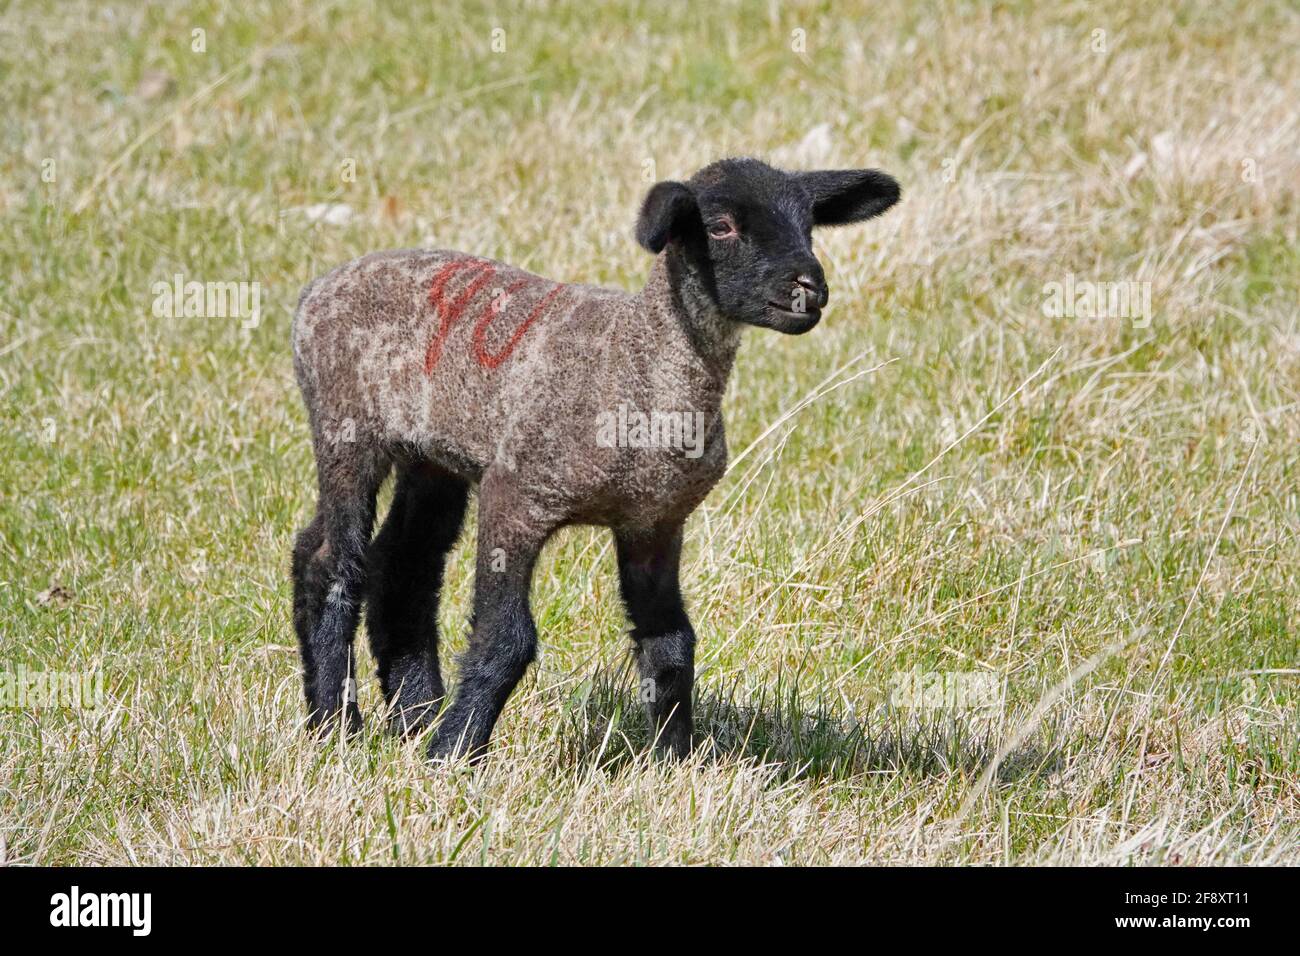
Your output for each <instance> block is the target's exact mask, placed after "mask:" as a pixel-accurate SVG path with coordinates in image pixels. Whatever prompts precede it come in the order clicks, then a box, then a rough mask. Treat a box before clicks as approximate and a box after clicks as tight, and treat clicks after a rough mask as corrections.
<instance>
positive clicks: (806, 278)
mask: <svg viewBox="0 0 1300 956" xmlns="http://www.w3.org/2000/svg"><path fill="white" fill-rule="evenodd" d="M794 281H795V283H796V284H797V285H800V286H802V287H803V288H804V289H806V290H808V292H809V293H811V294H812V297H813V300H814V301H815V302H816V303H817V308H819V309H820V308H823V307H824V306H825V305H826V302H827V301H828V300H829V299H830V297H831V293H830V290H829V289H827V288H826V280H825V279H823V278H822V277H821V276H820V275H814V274H813V273H811V272H801V273H799V275H797V276H795V279H794Z"/></svg>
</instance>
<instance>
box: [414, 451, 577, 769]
mask: <svg viewBox="0 0 1300 956" xmlns="http://www.w3.org/2000/svg"><path fill="white" fill-rule="evenodd" d="M539 513H540V509H536V508H532V507H530V506H529V503H528V501H527V500H526V499H525V497H524V496H523V495H522V494H521V493H520V490H519V489H518V488H517V487H515V485H514V482H513V481H512V480H511V479H510V478H509V477H508V476H502V475H494V474H493V473H492V472H491V471H489V473H488V474H487V475H485V476H484V479H483V481H482V482H481V484H480V486H479V505H478V521H479V527H478V553H477V556H476V565H475V572H474V623H473V629H472V632H471V634H470V638H469V648H468V650H466V652H465V655H464V657H463V658H462V659H461V666H460V684H459V686H458V688H457V690H456V699H455V701H454V702H453V703H452V705H451V707H450V708H449V709H448V710H447V713H446V714H445V715H444V717H443V719H442V722H441V723H440V724H439V725H438V729H437V731H436V732H435V734H434V737H433V740H432V741H430V743H429V756H430V757H431V758H435V759H436V758H441V757H455V756H458V755H468V756H470V757H471V758H477V757H479V756H481V755H482V753H483V751H484V750H485V749H486V747H487V743H488V739H489V738H490V737H491V735H492V728H493V727H494V726H495V725H496V722H497V718H498V717H499V716H500V714H501V709H502V708H503V707H504V706H505V703H506V700H507V699H508V698H509V697H510V694H511V692H512V691H513V690H514V689H515V685H516V684H518V683H519V680H520V678H522V677H523V676H524V672H525V671H526V670H527V669H528V665H529V664H530V663H532V660H533V658H534V656H535V655H536V653H537V627H536V625H535V624H534V623H533V616H532V612H531V610H530V609H529V606H528V587H529V584H530V583H531V581H532V575H533V567H534V565H535V564H536V563H537V556H538V555H539V554H540V553H541V549H542V545H543V544H544V543H545V542H546V539H547V537H548V536H549V535H550V533H551V531H552V530H553V529H554V527H555V526H556V523H557V522H555V521H551V520H545V519H542V518H539V516H538V515H539Z"/></svg>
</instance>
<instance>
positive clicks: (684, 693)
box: [614, 524, 695, 757]
mask: <svg viewBox="0 0 1300 956" xmlns="http://www.w3.org/2000/svg"><path fill="white" fill-rule="evenodd" d="M614 537H615V543H616V545H617V551H618V578H619V584H620V585H621V587H622V591H623V603H624V604H625V605H626V606H627V613H628V617H629V618H631V620H632V640H633V642H634V651H635V654H636V662H637V669H638V671H639V672H640V675H641V684H640V688H639V691H640V696H641V699H642V700H643V701H644V702H645V704H646V712H647V715H648V717H649V720H650V727H651V730H652V732H653V733H654V734H655V746H656V749H657V750H658V751H659V752H660V753H666V754H670V755H673V756H677V757H685V756H686V755H687V754H688V753H690V750H691V730H692V727H691V692H692V688H693V686H694V683H695V631H694V630H693V629H692V628H691V622H690V619H689V618H688V617H687V616H686V607H685V605H684V604H683V602H682V592H681V586H680V582H679V580H678V569H679V566H680V564H681V554H682V527H681V525H680V524H676V525H672V526H667V527H663V528H656V529H654V530H652V531H648V532H637V531H628V530H621V531H616V532H615V535H614Z"/></svg>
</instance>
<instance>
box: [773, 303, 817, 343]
mask: <svg viewBox="0 0 1300 956" xmlns="http://www.w3.org/2000/svg"><path fill="white" fill-rule="evenodd" d="M767 306H768V312H769V314H770V315H771V316H772V319H773V321H772V323H771V325H770V326H769V328H773V329H776V330H777V331H778V332H784V333H786V334H787V335H802V334H803V333H804V332H807V331H808V330H809V329H811V328H812V327H813V326H814V325H816V324H817V323H818V322H820V321H821V317H822V310H821V309H819V308H818V307H817V306H815V305H814V306H809V307H806V308H804V309H803V311H796V310H794V309H791V308H787V307H786V306H784V305H782V304H781V303H779V302H773V301H771V300H770V299H769V300H768V303H767Z"/></svg>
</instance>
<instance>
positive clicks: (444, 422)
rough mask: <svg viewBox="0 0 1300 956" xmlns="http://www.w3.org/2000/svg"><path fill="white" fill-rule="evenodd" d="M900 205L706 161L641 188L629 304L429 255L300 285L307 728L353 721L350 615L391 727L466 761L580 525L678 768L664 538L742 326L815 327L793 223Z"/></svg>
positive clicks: (712, 436) (674, 608)
mask: <svg viewBox="0 0 1300 956" xmlns="http://www.w3.org/2000/svg"><path fill="white" fill-rule="evenodd" d="M897 198H898V186H897V184H896V183H895V182H894V181H893V180H892V179H891V178H890V177H888V176H886V175H885V174H883V173H879V172H876V171H874V170H841V171H830V172H815V173H785V172H782V171H780V170H776V169H773V168H772V167H769V166H766V165H764V164H763V163H760V162H757V161H755V160H724V161H722V162H719V163H715V164H713V165H711V166H709V167H706V168H705V169H704V170H701V171H700V172H699V173H697V174H696V176H694V177H692V179H691V180H689V181H688V182H686V183H677V182H663V183H659V184H657V185H656V186H655V187H654V188H653V189H651V190H650V192H649V194H648V195H647V196H646V199H645V202H644V204H643V206H642V209H641V213H640V217H639V219H638V223H637V238H638V241H639V242H640V243H641V244H642V245H643V246H644V247H646V248H647V249H648V250H649V251H651V252H653V253H655V254H656V259H655V261H654V265H653V266H652V268H651V270H650V276H649V279H648V281H647V282H646V285H645V287H644V288H643V289H642V290H641V291H640V292H638V293H635V294H629V293H626V292H621V291H618V290H612V289H603V288H597V287H594V286H588V285H578V284H567V283H557V282H553V281H550V280H547V279H543V278H541V277H539V276H534V275H531V274H529V273H526V272H524V271H522V270H519V269H516V268H513V267H511V266H508V265H505V264H502V263H497V262H490V261H488V260H484V259H481V258H477V257H473V256H467V255H465V254H463V253H457V252H450V251H442V250H432V251H423V250H401V251H394V252H383V253H376V254H373V255H368V256H364V257H363V258H360V259H357V260H355V261H353V262H350V263H348V264H346V265H343V266H340V267H339V268H337V269H335V270H334V271H332V272H330V273H329V274H327V275H325V276H323V277H322V278H320V279H318V280H316V281H314V282H312V283H310V284H309V285H308V286H307V288H306V289H304V290H303V294H302V296H301V298H300V300H299V303H298V309H297V313H296V315H295V317H294V323H293V353H294V369H295V372H296V375H297V378H298V383H299V386H300V388H301V390H302V394H303V398H304V400H305V402H306V405H307V410H308V414H309V418H310V422H311V428H312V439H313V446H314V450H315V455H316V468H317V481H318V490H319V497H318V501H317V509H316V515H315V517H314V518H313V520H312V522H311V523H310V524H309V525H308V526H307V527H306V528H304V529H303V530H302V531H301V532H300V533H299V535H298V537H297V540H296V542H295V546H294V553H293V576H294V626H295V629H296V631H297V635H298V641H299V647H300V650H301V653H302V659H303V676H304V687H305V692H306V697H307V705H308V714H309V717H310V720H311V722H312V723H313V724H314V725H316V726H317V727H319V728H321V729H322V730H327V729H328V728H330V727H332V726H335V725H336V724H339V723H341V724H342V725H343V726H344V727H345V728H347V729H348V730H356V729H357V728H359V727H360V725H361V713H360V710H359V709H358V707H357V704H356V695H355V686H356V685H355V679H356V675H355V666H354V656H353V653H352V639H353V636H354V634H355V631H356V628H357V624H358V622H359V620H360V616H361V613H362V609H363V607H364V609H365V614H366V619H367V631H368V633H369V637H370V642H371V647H372V649H373V651H374V656H375V659H376V662H377V664H378V671H379V679H380V684H381V687H382V690H383V693H384V697H385V700H386V702H387V704H388V705H389V708H390V713H391V720H392V723H393V726H394V728H395V729H396V730H398V731H399V732H414V731H419V730H422V729H424V728H426V727H428V726H430V725H432V724H435V723H436V730H435V732H434V735H433V737H432V738H431V742H430V745H429V750H430V754H431V755H432V756H436V757H449V756H454V755H457V754H470V755H473V756H477V755H479V754H480V753H482V751H483V750H484V748H485V747H486V746H487V743H488V738H489V736H490V734H491V730H492V727H493V725H494V724H495V722H496V719H497V717H498V715H499V714H500V711H501V708H502V707H503V706H504V705H505V702H506V699H507V698H508V697H509V695H510V693H511V691H512V690H513V688H514V686H515V685H516V683H517V682H518V681H519V679H520V677H521V676H522V675H523V673H524V672H525V670H526V668H527V666H528V664H529V663H530V662H531V661H532V659H533V656H534V654H535V651H536V645H537V632H536V627H535V625H534V623H533V619H532V614H531V611H530V609H529V606H528V591H529V582H530V580H531V576H532V571H533V568H534V566H535V564H536V561H537V558H538V556H539V554H540V552H541V549H542V547H543V546H544V545H545V543H546V541H547V539H548V538H549V537H550V536H551V535H552V534H553V533H554V532H555V531H556V530H557V529H558V528H560V527H563V526H565V525H568V524H575V523H585V524H598V525H605V526H608V527H609V528H610V529H611V530H612V531H613V533H614V539H615V551H616V555H617V559H618V571H619V583H620V588H621V592H622V596H623V600H624V604H625V606H626V608H627V612H628V616H629V618H630V619H631V622H632V639H633V646H634V651H635V654H636V658H637V664H638V668H639V669H640V673H641V678H642V692H643V696H645V698H646V700H647V711H648V717H649V720H650V722H651V727H652V730H653V733H654V735H655V739H656V742H657V745H658V747H659V749H660V750H662V751H664V752H667V753H671V754H675V755H679V756H680V755H684V754H685V753H687V752H688V750H689V749H690V746H691V734H692V725H691V694H692V687H693V677H694V675H693V668H694V663H693V662H694V647H695V632H694V629H693V627H692V625H691V622H690V620H689V617H688V616H687V614H686V610H685V605H684V602H683V598H682V593H681V587H680V581H679V577H678V575H679V565H680V556H681V545H682V535H683V527H684V523H685V521H686V518H687V516H689V515H690V513H691V512H692V511H693V510H694V509H695V508H696V507H697V506H698V505H699V503H700V502H701V501H702V500H703V499H704V497H705V496H706V495H707V494H708V492H709V489H710V488H712V487H713V485H714V484H715V483H716V482H717V481H718V479H719V478H720V477H721V476H722V474H723V472H724V471H725V468H726V457H727V452H726V440H725V436H724V430H723V424H722V417H721V411H720V410H721V403H722V397H723V393H724V391H725V389H726V384H727V377H728V375H729V373H730V371H731V367H732V364H733V362H734V359H735V355H736V349H737V347H738V346H739V343H740V336H741V329H742V328H743V327H744V326H746V325H752V326H757V327H761V328H768V329H775V330H777V331H781V332H786V333H789V334H801V333H803V332H807V331H808V330H810V329H811V328H813V327H814V326H815V325H816V324H817V323H818V321H819V320H820V318H821V310H822V309H823V307H824V306H825V305H826V302H827V297H828V290H827V287H826V283H825V277H824V275H823V273H822V268H821V265H820V263H818V262H817V259H816V257H815V256H814V255H813V254H812V249H811V230H812V227H813V226H815V225H837V224H843V223H848V222H856V221H859V220H862V219H866V218H870V217H872V216H874V215H877V214H879V213H880V212H881V211H883V210H884V209H886V208H888V206H890V205H892V204H893V202H895V201H896V200H897ZM647 421H650V422H651V425H650V427H649V428H648V429H647V427H646V422H647ZM629 422H632V423H633V424H632V426H631V427H629ZM392 472H395V473H396V476H397V477H396V485H395V489H394V495H393V504H392V506H391V507H390V509H389V512H388V514H387V515H386V516H385V519H384V522H383V525H382V527H381V528H380V530H379V532H378V534H376V535H373V538H372V533H373V532H374V523H375V518H376V514H375V498H376V494H377V492H378V489H379V486H380V484H381V483H382V482H383V480H384V479H385V478H386V477H387V476H388V475H389V474H390V473H392ZM472 491H476V492H477V495H478V514H479V521H478V541H477V557H476V565H475V591H474V613H473V622H472V629H471V634H470V639H469V647H468V650H467V651H466V653H465V655H464V657H463V659H462V661H461V668H460V685H459V688H458V691H457V693H456V695H455V699H454V701H453V702H452V704H451V706H450V707H448V708H446V709H445V711H441V712H440V708H441V705H442V703H443V699H444V697H445V689H444V685H443V682H442V675H441V670H440V666H439V659H438V635H437V607H438V599H439V592H440V590H441V586H442V576H443V566H444V563H445V558H446V554H447V552H448V550H449V549H450V548H451V547H452V545H453V544H454V543H455V541H456V538H457V536H458V535H459V533H460V529H461V525H462V523H463V520H464V514H465V510H466V507H467V502H468V498H469V495H470V493H471V492H472Z"/></svg>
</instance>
